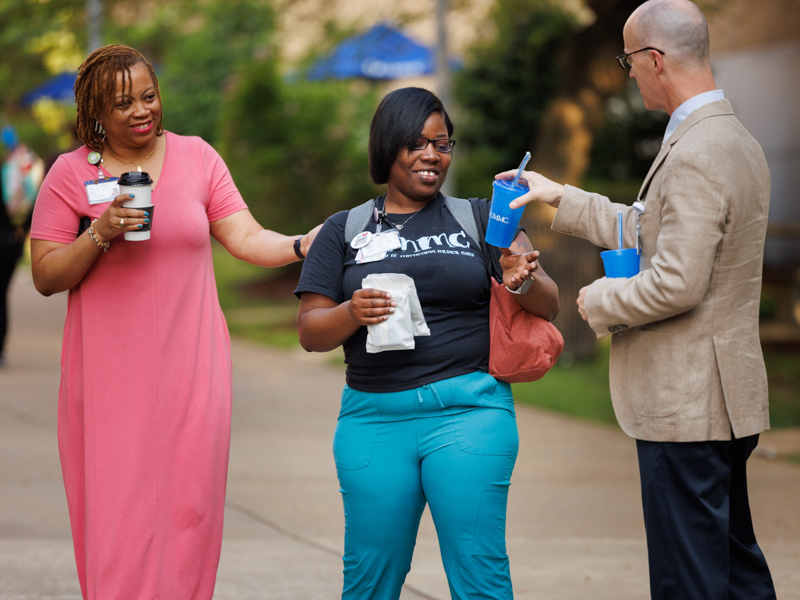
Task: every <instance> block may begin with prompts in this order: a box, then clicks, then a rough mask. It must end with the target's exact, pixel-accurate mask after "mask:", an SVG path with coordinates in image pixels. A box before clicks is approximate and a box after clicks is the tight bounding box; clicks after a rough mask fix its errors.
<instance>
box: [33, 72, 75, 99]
mask: <svg viewBox="0 0 800 600" xmlns="http://www.w3.org/2000/svg"><path fill="white" fill-rule="evenodd" d="M77 76H78V74H77V73H61V74H60V75H56V76H55V77H52V78H50V79H48V80H47V81H45V82H44V83H43V84H41V85H39V86H37V87H35V88H33V89H32V90H31V91H30V92H28V93H27V94H25V95H24V96H23V97H22V105H23V106H31V105H32V104H33V103H34V102H36V101H37V100H41V99H43V98H50V99H51V100H55V101H57V102H66V103H70V102H74V100H75V94H74V93H73V91H72V86H73V85H75V78H76V77H77Z"/></svg>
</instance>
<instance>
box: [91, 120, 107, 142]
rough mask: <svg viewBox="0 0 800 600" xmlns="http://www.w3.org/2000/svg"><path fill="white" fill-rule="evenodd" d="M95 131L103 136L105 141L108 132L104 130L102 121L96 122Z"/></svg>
mask: <svg viewBox="0 0 800 600" xmlns="http://www.w3.org/2000/svg"><path fill="white" fill-rule="evenodd" d="M94 130H95V131H96V132H97V135H102V136H103V139H105V136H106V130H105V129H104V128H103V125H102V123H100V121H97V120H95V122H94Z"/></svg>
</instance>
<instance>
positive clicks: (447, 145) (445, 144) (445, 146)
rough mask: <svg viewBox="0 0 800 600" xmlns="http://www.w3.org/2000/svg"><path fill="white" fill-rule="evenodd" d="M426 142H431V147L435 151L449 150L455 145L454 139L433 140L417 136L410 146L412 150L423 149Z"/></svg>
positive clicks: (426, 144) (426, 145)
mask: <svg viewBox="0 0 800 600" xmlns="http://www.w3.org/2000/svg"><path fill="white" fill-rule="evenodd" d="M428 143H431V144H433V149H434V150H436V151H437V152H450V151H451V150H452V149H453V146H455V145H456V141H455V140H449V139H447V138H437V139H435V140H432V139H429V138H426V137H422V136H419V138H417V142H416V143H415V144H414V145H413V146H412V147H411V149H412V150H425V148H427V147H428Z"/></svg>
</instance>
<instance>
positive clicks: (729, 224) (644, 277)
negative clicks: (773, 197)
mask: <svg viewBox="0 0 800 600" xmlns="http://www.w3.org/2000/svg"><path fill="white" fill-rule="evenodd" d="M623 39H624V43H625V47H624V50H623V52H624V53H623V54H621V55H619V56H617V57H616V59H617V61H618V62H619V64H620V66H621V67H622V68H623V69H626V70H628V71H629V73H630V76H631V77H632V78H633V79H635V80H636V83H637V84H638V86H639V91H640V92H641V94H642V98H643V99H644V104H645V107H647V108H648V109H649V110H664V111H666V112H667V113H669V114H670V121H669V123H668V125H667V130H666V133H665V135H664V143H663V146H662V147H661V151H660V152H659V153H658V156H657V157H656V159H655V162H654V163H653V165H652V167H651V168H650V172H649V173H648V175H647V177H646V178H645V181H644V183H643V184H642V187H641V190H640V193H639V198H638V200H639V201H638V202H637V203H636V205H635V206H634V207H631V206H626V205H621V204H612V203H611V202H609V200H608V199H607V198H605V197H603V196H600V195H597V194H590V193H587V192H584V191H582V190H579V189H577V188H574V187H571V186H562V185H560V184H557V183H555V182H553V181H550V180H548V179H546V178H545V177H543V176H542V175H540V174H538V173H535V172H525V173H524V175H523V177H524V179H526V180H527V182H528V184H529V186H530V188H531V189H530V192H528V193H527V194H526V195H525V196H523V197H521V198H519V199H517V200H515V201H514V202H512V203H511V206H522V205H524V204H525V203H527V202H533V201H539V202H546V203H547V204H549V205H550V206H553V207H556V208H557V209H558V210H557V212H556V214H555V217H554V220H553V229H555V230H558V231H562V232H564V233H569V234H571V235H575V236H578V237H582V238H585V239H588V240H590V241H592V242H593V243H595V244H597V245H599V246H602V247H605V248H616V247H617V241H616V240H617V231H616V229H617V225H616V223H617V211H623V215H624V218H625V225H624V235H625V243H626V246H627V247H636V246H637V245H638V243H639V241H641V271H640V272H639V273H638V274H637V275H635V276H634V277H632V278H630V279H626V278H603V279H599V280H597V281H595V282H594V283H592V284H591V285H589V286H587V287H585V288H583V289H582V290H580V293H579V296H578V300H577V303H578V310H579V312H580V314H581V316H582V317H583V318H584V319H585V320H586V321H588V323H589V326H590V327H591V328H592V329H593V330H594V331H595V332H596V334H597V336H598V337H601V336H604V335H609V334H611V335H612V339H611V364H610V383H611V398H612V401H613V404H614V410H615V412H616V415H617V419H618V421H619V423H620V426H621V427H622V429H623V430H624V431H625V432H626V433H627V434H628V435H630V436H631V437H633V438H635V439H636V446H637V450H638V455H639V470H640V475H641V485H642V502H643V508H644V520H645V526H646V530H647V547H648V554H649V564H650V590H651V596H652V598H653V599H655V600H728V599H730V600H770V599H773V600H774V598H775V589H774V586H773V582H772V577H771V575H770V572H769V568H768V567H767V562H766V560H765V559H764V555H763V553H762V552H761V549H760V548H759V545H758V543H757V542H756V536H755V533H754V531H753V523H752V520H751V516H750V505H749V501H748V492H747V474H746V466H747V459H748V457H749V456H750V454H751V453H752V452H753V449H754V448H755V447H756V445H757V444H758V436H759V433H760V432H761V431H764V430H765V429H768V428H769V410H768V400H767V376H766V371H765V368H764V359H763V356H762V353H761V345H760V342H759V331H758V311H759V301H760V292H761V272H762V263H763V256H764V241H765V236H766V231H767V217H768V210H769V199H770V177H769V172H768V170H767V163H766V160H765V158H764V153H763V152H762V150H761V147H760V146H759V145H758V143H757V142H756V141H755V140H754V139H753V138H752V136H751V135H750V134H749V133H748V132H747V131H746V130H745V128H744V127H743V126H742V124H741V123H740V122H739V121H738V120H737V119H736V116H735V115H734V113H733V110H732V108H731V104H730V102H729V101H728V100H726V99H725V97H724V94H723V92H722V90H719V89H717V88H716V85H715V83H714V77H713V75H712V72H711V67H710V64H709V37H708V27H707V25H706V21H705V18H704V16H703V13H702V12H701V11H700V9H699V8H698V7H697V6H696V5H695V4H694V3H692V2H690V1H689V0H649V1H648V2H645V3H644V4H642V5H641V6H640V7H639V8H637V9H636V10H635V11H634V12H633V14H632V15H631V16H630V18H629V19H628V21H627V23H626V24H625V28H624V30H623ZM513 174H514V171H509V172H506V173H502V174H500V175H498V177H500V178H504V179H510V178H511V177H513ZM639 226H640V227H641V238H640V239H639V235H637V231H638V230H639V229H638V227H639Z"/></svg>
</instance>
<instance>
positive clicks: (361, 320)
mask: <svg viewBox="0 0 800 600" xmlns="http://www.w3.org/2000/svg"><path fill="white" fill-rule="evenodd" d="M396 306H397V302H393V301H392V295H391V294H390V293H389V292H382V291H381V290H376V289H372V288H365V289H362V290H356V291H355V292H353V298H352V299H351V300H350V315H351V316H352V317H353V320H354V321H355V322H356V323H358V324H359V325H377V324H378V323H382V322H383V321H385V320H386V319H388V318H389V315H391V314H392V313H393V312H394V310H395V307H396Z"/></svg>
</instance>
